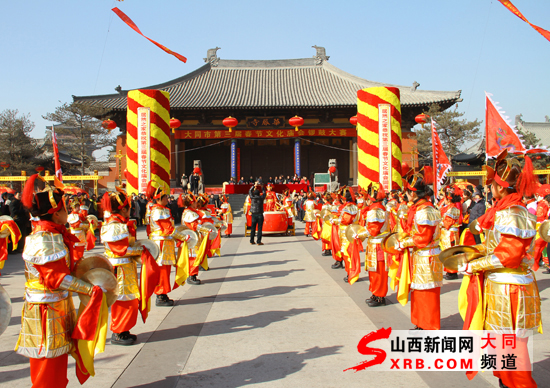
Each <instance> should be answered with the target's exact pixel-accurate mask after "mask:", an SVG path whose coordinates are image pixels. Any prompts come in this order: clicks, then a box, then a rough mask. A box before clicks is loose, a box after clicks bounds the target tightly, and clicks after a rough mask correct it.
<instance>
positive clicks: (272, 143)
mask: <svg viewBox="0 0 550 388" xmlns="http://www.w3.org/2000/svg"><path fill="white" fill-rule="evenodd" d="M313 47H314V48H315V49H316V55H315V56H313V57H312V58H302V59H284V60H224V59H221V58H219V57H218V56H217V50H218V49H219V48H215V49H210V50H208V55H207V58H205V62H206V64H205V65H204V66H202V67H200V68H198V69H196V70H195V71H193V72H191V73H189V74H187V75H184V76H183V77H180V78H177V79H174V80H171V81H168V82H165V83H162V84H158V85H152V86H146V87H136V88H135V89H159V90H164V91H167V92H169V93H170V115H171V117H173V118H176V119H179V120H180V121H181V126H180V127H179V128H176V129H174V131H173V133H172V159H171V165H172V168H171V170H172V171H171V179H172V183H174V184H175V183H176V182H177V181H178V178H179V177H180V176H181V175H182V174H183V173H186V174H189V173H190V172H191V171H192V169H193V161H195V160H200V161H201V164H202V170H203V172H204V175H205V183H206V185H208V186H211V185H221V184H222V182H224V181H228V180H229V179H230V177H231V175H232V174H231V172H232V171H233V174H234V175H236V178H237V179H239V177H241V176H243V177H245V179H247V178H249V177H250V176H254V177H258V176H262V177H263V178H264V180H266V179H267V178H269V177H270V176H272V177H275V176H279V175H285V176H287V175H293V174H294V173H295V172H297V173H299V175H300V176H307V177H308V178H309V177H310V175H311V174H312V173H318V172H327V169H328V161H329V159H336V160H337V163H338V171H339V181H340V183H341V184H350V183H356V182H357V132H356V129H355V126H353V125H352V124H350V122H349V119H350V118H351V117H352V116H355V115H356V114H357V91H358V90H360V89H364V88H368V87H373V86H396V87H398V88H399V89H400V94H401V117H402V123H401V128H402V134H403V161H405V162H407V163H408V164H409V165H411V166H412V165H415V164H416V163H415V162H416V161H417V160H418V158H417V157H416V156H415V155H414V154H415V149H416V147H415V145H416V140H415V133H414V132H412V131H411V129H412V127H413V126H414V125H415V124H416V123H415V121H414V118H415V116H416V115H418V114H420V113H422V112H423V111H427V110H428V109H429V107H430V105H432V104H438V105H439V106H440V107H441V108H442V109H447V108H449V107H451V106H452V105H454V104H455V103H457V102H459V101H462V100H461V98H460V94H461V91H460V90H458V91H427V90H420V89H418V86H419V84H418V83H417V82H414V84H413V85H412V86H397V85H390V84H385V83H381V82H373V81H369V80H366V79H363V78H359V77H357V76H354V75H352V74H349V73H346V72H344V71H342V70H340V69H338V68H336V67H334V66H333V65H331V64H330V63H329V62H328V59H329V57H328V56H326V53H325V49H324V48H323V47H317V46H313ZM116 90H117V91H118V93H117V94H110V95H95V96H78V97H77V96H73V98H74V101H79V102H88V103H95V104H101V105H103V106H105V107H106V108H108V109H110V110H111V112H110V114H109V116H110V118H111V119H113V120H115V121H116V123H117V125H118V127H119V128H120V129H121V131H122V133H123V134H122V139H121V141H119V142H118V143H117V153H118V152H119V151H120V150H119V148H122V152H123V153H125V151H124V149H123V148H124V146H125V141H124V136H125V130H126V128H125V127H126V108H127V92H128V91H126V90H122V89H121V88H120V87H118V88H117V89H116ZM229 116H232V117H234V118H236V119H237V120H238V124H237V126H236V127H234V128H233V129H232V131H231V132H230V131H229V130H228V129H227V128H226V127H225V126H224V125H223V123H222V122H223V120H224V119H225V118H227V117H229ZM295 116H299V117H302V118H303V119H304V124H303V125H301V126H300V127H299V128H298V131H295V128H294V127H292V126H291V125H289V119H291V118H292V117H295ZM232 149H233V150H234V153H235V154H234V155H231V153H232V151H231V150H232ZM235 151H236V152H235ZM296 158H298V160H296ZM232 163H233V165H232ZM232 167H233V170H232Z"/></svg>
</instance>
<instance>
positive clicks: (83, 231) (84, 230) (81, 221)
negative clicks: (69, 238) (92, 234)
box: [67, 195, 90, 260]
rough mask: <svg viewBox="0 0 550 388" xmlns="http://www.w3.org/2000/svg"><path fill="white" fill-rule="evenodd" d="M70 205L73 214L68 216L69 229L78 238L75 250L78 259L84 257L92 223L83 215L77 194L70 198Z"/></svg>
mask: <svg viewBox="0 0 550 388" xmlns="http://www.w3.org/2000/svg"><path fill="white" fill-rule="evenodd" d="M69 207H70V208H71V210H72V211H71V214H69V215H68V217H67V222H68V224H69V231H70V232H71V233H72V234H73V235H75V236H76V237H77V238H78V240H79V241H78V242H77V243H76V244H75V252H76V255H77V260H80V259H82V257H83V256H84V252H85V251H86V245H87V241H86V237H87V235H88V231H89V230H90V223H89V222H88V220H87V219H86V217H83V216H82V214H81V212H80V198H78V197H77V196H76V195H74V196H73V197H71V199H69Z"/></svg>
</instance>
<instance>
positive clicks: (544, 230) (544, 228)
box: [539, 220, 550, 242]
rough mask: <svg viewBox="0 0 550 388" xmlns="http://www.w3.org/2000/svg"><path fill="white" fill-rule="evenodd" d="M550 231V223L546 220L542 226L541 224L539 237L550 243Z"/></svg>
mask: <svg viewBox="0 0 550 388" xmlns="http://www.w3.org/2000/svg"><path fill="white" fill-rule="evenodd" d="M549 229H550V221H549V220H546V221H544V222H543V223H542V224H540V227H539V236H540V238H542V239H543V240H544V241H546V242H550V236H549V235H548V231H549Z"/></svg>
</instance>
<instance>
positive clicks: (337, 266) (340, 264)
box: [330, 260, 344, 269]
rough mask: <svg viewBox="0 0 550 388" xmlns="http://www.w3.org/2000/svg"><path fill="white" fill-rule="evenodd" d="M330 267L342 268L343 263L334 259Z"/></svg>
mask: <svg viewBox="0 0 550 388" xmlns="http://www.w3.org/2000/svg"><path fill="white" fill-rule="evenodd" d="M330 268H332V269H338V268H344V265H343V264H342V262H341V261H338V260H336V261H335V263H334V264H332V265H331V267H330Z"/></svg>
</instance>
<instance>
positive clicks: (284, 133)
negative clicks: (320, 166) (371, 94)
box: [174, 128, 357, 140]
mask: <svg viewBox="0 0 550 388" xmlns="http://www.w3.org/2000/svg"><path fill="white" fill-rule="evenodd" d="M303 136H312V137H313V136H315V137H325V136H327V137H356V136H357V131H356V130H355V128H332V129H320V128H313V129H300V130H299V131H295V130H294V129H251V130H235V128H234V129H233V132H229V131H228V130H222V129H220V130H219V131H213V130H176V132H175V134H174V137H175V138H176V139H189V140H191V139H284V138H289V137H303Z"/></svg>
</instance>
